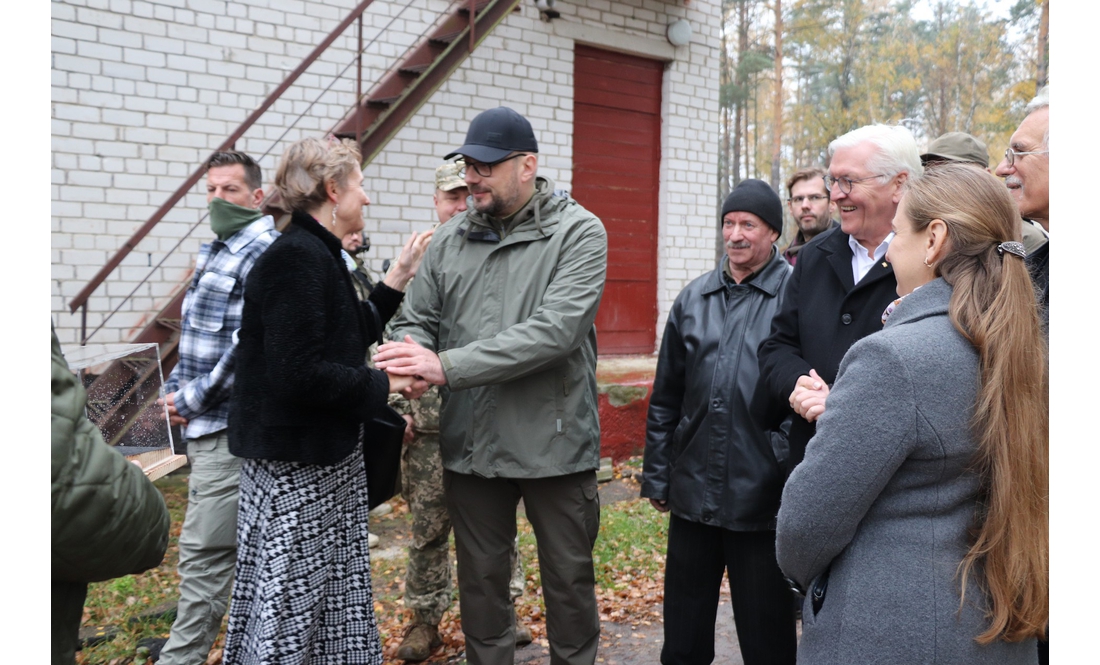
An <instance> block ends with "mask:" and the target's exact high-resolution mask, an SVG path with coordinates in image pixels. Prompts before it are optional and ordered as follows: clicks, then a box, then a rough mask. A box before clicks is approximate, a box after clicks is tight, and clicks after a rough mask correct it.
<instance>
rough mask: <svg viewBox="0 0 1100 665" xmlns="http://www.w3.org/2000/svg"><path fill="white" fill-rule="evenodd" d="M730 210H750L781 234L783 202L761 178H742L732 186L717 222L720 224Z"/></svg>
mask: <svg viewBox="0 0 1100 665" xmlns="http://www.w3.org/2000/svg"><path fill="white" fill-rule="evenodd" d="M731 212H751V213H752V214H754V215H756V216H757V217H759V218H760V219H762V220H764V223H765V224H767V225H768V226H770V227H772V228H773V229H775V232H776V233H778V234H779V235H783V203H782V202H781V201H780V200H779V195H778V194H776V193H775V190H774V189H772V188H771V186H770V185H768V183H766V182H764V181H763V180H756V179H751V180H742V181H741V184H739V185H737V186H736V187H734V188H733V191H732V192H730V195H729V196H727V197H726V202H725V203H723V204H722V214H721V215H719V216H718V224H719V225H721V224H722V220H723V219H725V217H726V214H727V213H731Z"/></svg>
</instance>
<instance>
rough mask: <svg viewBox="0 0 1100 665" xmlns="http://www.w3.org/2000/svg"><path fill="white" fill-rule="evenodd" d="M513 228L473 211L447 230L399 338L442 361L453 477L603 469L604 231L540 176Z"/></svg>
mask: <svg viewBox="0 0 1100 665" xmlns="http://www.w3.org/2000/svg"><path fill="white" fill-rule="evenodd" d="M509 226H510V229H511V230H510V231H501V230H500V225H499V223H497V224H494V223H493V222H492V221H490V220H489V219H487V218H485V217H483V216H482V215H480V214H478V213H477V212H476V211H475V210H474V209H473V207H472V206H471V207H470V209H469V210H467V211H466V212H465V213H460V214H459V215H458V216H457V217H456V218H455V219H453V220H451V221H450V222H449V223H447V224H444V225H443V226H441V227H439V228H438V229H437V230H436V232H435V236H434V237H433V238H432V242H431V245H430V246H429V247H428V251H427V254H426V255H425V257H424V261H423V263H422V264H421V266H420V270H419V272H418V273H417V277H416V279H415V280H413V282H412V285H411V286H410V288H409V292H408V293H407V294H406V296H405V303H404V305H405V306H404V311H403V313H402V314H401V317H400V319H398V320H396V321H395V322H394V323H393V324H392V325H393V339H396V340H401V339H404V336H405V335H406V334H407V335H411V336H412V338H413V339H415V340H416V341H417V342H418V343H420V344H422V345H424V346H426V347H428V348H430V349H432V350H434V351H436V352H438V353H439V359H440V361H441V362H442V364H443V371H444V373H445V374H446V377H447V385H446V386H444V387H443V388H442V389H441V394H442V402H443V403H442V408H441V413H440V444H441V448H442V455H443V466H444V468H446V469H448V470H450V471H454V472H456V473H467V474H471V473H472V474H477V475H479V476H484V477H487V478H493V477H503V478H546V477H553V476H561V475H566V474H570V473H576V472H579V471H590V470H593V469H597V468H599V452H600V422H599V416H598V414H597V403H596V328H595V325H594V321H595V319H596V310H597V309H598V308H599V305H600V298H601V296H602V295H603V288H604V277H605V275H606V272H607V232H606V231H605V230H604V227H603V223H602V222H600V220H599V219H598V218H597V217H596V216H595V215H593V214H592V213H590V212H588V211H587V210H585V209H584V208H583V207H581V205H580V204H579V203H577V202H576V201H573V200H571V199H566V198H562V197H559V196H554V195H553V183H552V182H550V180H548V179H546V178H543V177H539V178H537V180H536V191H535V195H534V197H533V198H532V199H531V201H530V202H529V203H528V204H527V205H526V206H525V207H524V208H523V209H521V210H520V211H519V212H518V213H517V214H516V216H515V218H514V219H513V220H512V223H511V224H509Z"/></svg>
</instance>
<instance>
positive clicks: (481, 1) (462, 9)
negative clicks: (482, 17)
mask: <svg viewBox="0 0 1100 665" xmlns="http://www.w3.org/2000/svg"><path fill="white" fill-rule="evenodd" d="M490 1H491V0H478V2H477V3H476V4H475V5H474V12H475V13H480V12H481V10H482V9H485V7H486V6H488V5H489V2H490ZM458 11H459V13H461V14H469V13H470V5H469V4H468V3H463V4H462V5H461V6H459V8H458Z"/></svg>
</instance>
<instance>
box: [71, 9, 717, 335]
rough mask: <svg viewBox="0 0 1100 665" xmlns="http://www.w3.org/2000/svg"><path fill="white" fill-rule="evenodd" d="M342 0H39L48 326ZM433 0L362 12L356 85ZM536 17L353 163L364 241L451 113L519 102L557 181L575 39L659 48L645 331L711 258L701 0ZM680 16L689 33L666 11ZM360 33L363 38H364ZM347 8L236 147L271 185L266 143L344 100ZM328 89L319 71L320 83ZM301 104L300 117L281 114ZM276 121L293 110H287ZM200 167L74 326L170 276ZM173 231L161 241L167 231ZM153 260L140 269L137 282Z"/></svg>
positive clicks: (327, 124) (400, 235) (198, 213)
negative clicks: (654, 313) (321, 48)
mask: <svg viewBox="0 0 1100 665" xmlns="http://www.w3.org/2000/svg"><path fill="white" fill-rule="evenodd" d="M356 4H357V3H356V2H355V1H354V0H325V2H323V3H322V2H318V1H295V0H279V1H277V2H276V1H275V0H245V1H242V2H223V1H221V0H149V1H146V0H55V1H54V2H53V3H52V4H51V7H52V34H53V41H52V55H53V63H52V76H53V81H52V83H53V86H52V109H53V111H52V112H53V115H52V121H53V127H52V152H53V169H52V211H51V212H52V215H51V240H52V242H51V262H52V275H51V278H52V279H51V296H52V302H51V310H52V314H53V319H54V323H55V324H56V326H57V332H58V336H59V338H60V339H61V340H62V342H63V343H71V342H75V341H76V340H77V338H78V336H79V327H80V318H79V312H78V313H77V314H76V315H70V314H69V313H68V308H67V303H68V302H69V300H70V299H71V298H72V297H73V296H74V295H75V294H76V293H77V292H79V291H80V289H81V288H83V286H84V285H85V284H86V283H87V281H88V280H89V279H90V278H91V277H92V276H93V275H94V274H95V273H96V272H97V271H98V270H99V268H100V267H101V266H102V265H103V264H104V263H106V262H107V260H108V259H109V258H110V257H111V256H112V255H113V254H114V252H115V251H116V250H117V249H118V248H119V247H121V246H122V244H123V243H124V242H125V241H126V240H127V239H128V238H129V236H130V235H131V234H132V233H133V232H134V231H135V230H136V229H137V228H138V227H139V226H141V224H142V223H143V222H144V221H145V220H146V219H148V218H149V217H150V216H151V215H152V214H153V212H154V211H155V210H156V209H157V208H158V207H159V206H160V205H161V204H162V203H163V202H164V201H165V200H166V199H167V198H168V197H169V196H170V195H171V193H172V192H173V191H175V190H176V188H177V187H179V186H180V185H181V184H182V183H183V181H184V180H185V179H186V178H187V176H188V175H190V173H191V172H192V171H193V170H194V169H195V168H196V166H197V165H198V163H199V161H200V160H201V159H202V158H203V157H204V156H205V155H206V154H208V153H209V151H210V150H212V149H213V148H215V147H217V146H218V145H219V144H220V143H221V142H222V141H223V140H224V139H225V138H226V137H227V136H228V135H229V134H230V133H231V132H232V131H233V130H234V129H235V128H236V127H237V126H238V125H239V124H240V123H241V122H242V121H243V120H244V119H245V118H246V117H247V116H248V115H249V114H250V113H251V112H252V110H253V109H255V108H256V107H257V106H259V104H260V103H261V102H262V101H263V99H264V97H265V96H266V95H267V94H268V93H269V92H270V91H271V90H272V89H274V88H275V87H276V86H277V85H278V84H279V83H280V82H281V81H282V80H283V79H284V78H285V76H286V75H287V74H288V73H289V72H290V71H291V70H293V69H294V68H295V67H296V66H297V65H298V64H299V63H300V62H301V61H302V59H303V58H304V57H305V56H306V55H307V54H308V53H309V52H310V51H311V50H312V49H313V46H314V45H315V44H317V43H318V42H320V41H321V40H322V39H323V38H324V37H325V36H326V35H327V34H328V33H329V32H330V31H331V30H332V29H333V28H334V27H335V26H336V25H337V23H338V22H339V21H340V20H341V19H342V18H343V17H344V16H346V15H347V13H348V12H349V11H350V10H351V9H352V8H353V7H354V6H355V5H356ZM449 4H450V3H449V2H446V1H445V0H412V1H411V2H410V1H409V0H396V1H394V0H376V2H374V3H373V4H372V5H371V6H370V7H369V8H368V10H367V12H366V14H365V16H364V30H363V33H364V41H365V42H371V41H372V39H374V40H375V41H373V43H370V44H369V45H368V47H367V48H366V52H365V54H364V56H363V63H364V73H363V80H364V89H368V88H369V82H371V81H374V80H376V79H377V78H378V77H380V76H381V74H382V73H383V72H385V70H386V69H388V68H389V67H390V66H391V65H392V63H393V61H394V59H395V58H396V57H398V56H399V55H400V54H401V53H403V52H404V51H405V49H406V48H408V46H409V45H411V44H412V43H414V41H415V40H416V39H417V38H418V37H419V36H420V35H422V34H423V33H424V32H425V31H426V30H427V28H428V27H429V26H430V25H431V24H432V23H433V22H434V21H435V20H436V19H437V17H438V16H439V14H440V13H441V12H443V11H444V10H445V9H446V8H447V7H448V5H449ZM555 8H556V9H558V10H559V11H560V12H561V14H562V16H561V18H559V19H556V20H554V21H545V20H542V19H541V18H540V16H539V13H538V11H537V9H536V8H535V6H534V3H533V2H527V1H526V0H525V1H524V2H523V3H522V4H521V5H520V11H518V12H515V13H513V14H511V15H509V16H508V17H507V18H506V19H505V20H504V22H503V23H502V24H501V25H500V26H499V27H498V28H497V29H496V31H495V32H494V33H493V34H491V35H489V37H487V38H486V40H485V41H484V42H483V43H482V45H481V46H480V47H479V48H478V49H477V50H476V51H475V52H474V54H473V55H472V56H471V57H469V58H468V59H467V60H466V61H465V62H464V63H463V64H462V65H461V66H460V67H459V69H458V70H457V71H456V73H455V74H454V75H453V76H452V77H451V78H450V79H449V80H448V81H447V82H445V83H444V84H443V86H442V87H441V88H440V89H439V90H438V91H437V92H436V93H435V94H434V95H433V96H432V97H431V98H430V99H429V100H428V102H427V103H426V104H425V105H424V106H423V107H422V108H421V109H420V111H419V112H418V113H417V114H416V115H415V116H414V117H413V118H412V120H411V121H410V122H409V123H408V125H406V127H404V128H403V129H402V130H401V131H400V132H398V134H397V135H396V137H395V138H394V139H393V140H392V141H391V142H390V143H389V144H388V145H387V146H386V148H385V149H384V150H383V151H382V152H381V153H380V154H379V156H378V157H377V158H376V159H375V160H374V161H373V162H372V163H371V164H370V165H368V166H367V168H366V169H365V171H364V174H365V177H366V182H365V187H366V189H367V192H368V194H369V195H370V197H371V200H372V205H371V206H370V207H369V208H368V209H367V213H366V232H367V233H368V234H369V235H370V237H371V243H372V249H371V250H370V252H369V253H368V255H367V256H368V258H369V260H370V262H371V264H372V266H373V267H375V268H376V269H378V268H380V266H381V263H382V261H383V260H384V259H386V258H391V257H392V256H394V255H395V254H396V252H397V250H398V249H399V248H400V246H401V244H402V241H403V239H404V237H406V236H407V235H408V234H409V233H410V232H411V231H413V230H418V231H419V230H424V229H426V228H428V226H429V225H430V224H431V223H433V221H434V217H433V215H434V212H433V209H432V205H431V195H432V191H433V185H432V174H433V171H434V169H435V167H436V166H437V165H438V164H439V162H440V160H441V157H442V155H444V154H446V153H447V152H449V151H450V150H451V149H453V148H454V147H456V146H458V145H460V144H461V143H462V139H463V137H464V135H465V130H466V127H467V125H468V123H469V121H470V120H471V119H472V118H473V117H474V116H475V115H477V113H479V112H480V111H482V110H485V109H487V108H492V107H494V106H498V105H500V104H506V105H508V106H511V107H512V108H514V109H516V110H517V111H519V112H520V113H522V114H524V115H525V116H527V117H528V118H529V119H530V120H531V123H532V125H533V126H534V128H535V132H536V135H537V136H538V139H539V144H540V173H541V174H543V175H546V176H548V177H549V178H551V179H552V180H553V181H554V182H555V185H556V188H557V189H563V190H570V189H571V187H572V182H571V180H572V170H571V168H572V167H571V164H572V100H573V90H572V67H573V48H574V44H575V43H576V42H581V43H586V44H589V45H591V46H596V47H599V48H610V49H612V50H620V51H625V52H629V53H634V54H637V55H643V56H650V57H657V58H659V59H661V60H666V61H668V64H667V66H666V72H665V80H664V90H663V104H664V110H663V119H662V162H663V163H662V165H661V196H660V201H661V203H660V219H659V229H660V238H659V249H658V256H659V259H658V260H659V264H660V265H659V277H658V292H657V298H658V312H659V320H658V323H657V330H658V335H660V332H661V331H662V330H663V327H664V319H665V317H666V315H667V312H668V309H669V307H670V306H671V303H672V300H673V299H674V298H675V296H676V294H677V293H679V291H680V289H682V288H683V286H684V285H686V283H687V282H688V281H690V279H692V278H694V277H695V276H697V275H699V274H702V273H703V272H705V271H707V270H709V269H710V268H711V267H712V266H713V262H714V256H715V250H714V242H715V221H714V220H715V215H716V207H717V202H716V201H715V190H716V187H715V173H716V169H715V164H716V159H717V128H718V118H717V113H718V102H717V96H718V81H717V71H718V51H717V48H718V43H719V39H718V27H717V26H718V23H719V21H718V17H719V0H668V1H664V0H614V1H612V0H563V1H562V2H559V3H558V5H557V6H556V7H555ZM679 18H686V19H687V20H688V21H689V22H690V23H691V25H692V27H693V30H694V32H693V37H692V41H691V43H689V44H688V45H686V46H682V47H672V46H671V45H669V44H668V42H667V40H666V39H665V36H664V35H665V30H666V27H667V25H668V24H669V23H671V22H672V21H674V20H676V19H679ZM376 37H377V39H375V38H376ZM355 47H356V28H355V26H354V25H353V26H352V27H351V28H349V29H348V30H347V31H346V32H345V33H344V35H342V36H341V37H340V38H338V39H337V41H336V42H335V44H334V45H333V47H332V48H330V49H329V50H328V51H327V52H326V53H325V54H324V55H323V56H322V57H321V59H320V60H319V61H318V62H316V63H314V65H313V66H311V67H310V69H309V70H308V71H307V72H306V73H305V74H304V75H303V76H302V77H301V78H300V79H299V80H298V82H297V83H296V84H295V85H294V86H293V87H292V88H291V89H290V90H289V91H288V92H287V93H286V94H285V95H284V96H283V98H282V99H281V100H280V101H278V102H276V104H275V105H274V106H273V107H272V108H271V109H270V110H269V111H268V112H267V113H266V114H264V116H263V117H262V118H261V119H260V121H259V122H258V123H257V124H256V125H255V126H254V127H253V128H252V129H251V130H249V132H248V133H246V134H245V136H244V137H243V138H242V139H241V140H240V141H238V143H237V147H238V148H239V149H242V150H245V151H246V152H248V153H249V154H252V155H253V156H255V157H261V155H264V156H263V157H262V158H261V159H260V163H261V165H262V166H263V168H264V182H265V188H266V187H270V186H271V180H272V178H273V176H274V171H275V166H276V164H277V160H278V157H279V156H280V155H281V154H282V151H283V149H285V147H286V146H287V145H288V144H289V143H290V142H292V141H294V140H297V139H298V138H301V137H303V136H310V135H321V134H323V133H324V132H326V131H328V130H329V129H330V128H331V127H332V126H333V125H334V124H336V122H337V121H338V120H339V119H340V118H341V117H342V115H343V114H344V113H345V112H346V111H347V110H348V109H349V108H350V107H351V105H352V104H353V103H354V92H355V78H354V67H352V68H351V69H349V70H348V71H347V73H346V74H345V75H344V76H343V77H342V78H337V75H338V73H339V72H340V70H342V69H343V68H344V67H345V66H346V65H348V64H349V63H350V62H352V61H353V59H354V52H355ZM326 89H327V90H326ZM310 104H313V107H312V109H310V112H309V113H308V114H306V115H305V116H304V117H302V118H301V119H298V120H295V118H296V116H298V114H299V113H301V112H302V111H303V110H305V109H306V108H307V107H308V106H309V105H310ZM291 123H294V124H293V126H291ZM205 208H206V199H205V191H204V188H203V185H202V183H201V182H200V183H199V184H198V185H196V186H195V187H194V188H193V189H192V191H191V192H190V193H189V194H188V195H187V196H186V197H185V198H184V200H183V201H182V202H181V204H179V205H177V207H176V208H175V209H174V210H173V211H171V212H170V213H169V214H168V215H167V216H166V217H165V219H164V220H163V221H162V222H161V223H160V224H159V225H157V227H156V228H155V229H154V230H153V231H152V232H151V233H150V235H149V236H148V237H146V238H145V239H144V240H143V241H141V242H140V243H139V244H138V246H137V248H136V249H135V251H133V252H132V253H131V254H130V255H129V256H128V257H127V259H126V260H125V261H124V262H123V264H122V266H120V268H119V269H117V270H116V271H115V272H114V273H113V274H112V275H111V277H110V278H109V279H108V281H107V282H106V283H105V284H104V285H103V286H101V287H100V288H99V289H98V290H97V291H96V293H95V294H94V295H93V297H92V298H91V300H90V301H89V307H88V310H89V313H88V328H89V330H91V329H94V328H95V327H97V326H99V325H100V323H101V322H102V319H103V317H104V315H105V314H106V313H107V312H109V311H111V310H112V309H114V308H115V307H117V306H118V305H119V304H120V303H122V302H123V300H124V298H125V297H126V296H127V295H128V294H130V293H131V292H132V291H134V290H135V289H136V295H135V297H134V298H132V299H131V300H130V301H129V302H126V303H125V304H124V305H123V307H122V309H121V310H120V311H119V313H118V314H115V315H114V316H113V317H112V318H111V320H110V321H108V322H106V324H104V327H103V329H102V330H100V331H99V332H97V333H96V335H95V337H94V339H95V340H96V341H98V342H113V341H120V340H122V341H124V340H127V339H129V338H130V337H131V336H132V335H133V334H134V333H135V332H136V331H137V329H140V327H141V325H143V324H144V322H145V321H146V319H147V318H148V317H149V316H151V314H152V313H153V312H154V311H155V308H157V307H159V305H161V304H162V303H163V302H164V301H165V300H166V299H167V297H168V296H170V295H171V294H172V293H173V292H174V291H175V290H176V289H178V288H180V285H181V283H182V280H184V279H185V278H186V276H187V274H188V273H189V271H190V269H191V267H192V265H193V261H194V256H195V253H196V252H197V250H198V246H199V244H200V243H201V242H204V241H205V240H207V239H208V238H209V237H210V232H209V229H208V227H207V226H206V224H205V222H203V223H202V224H201V225H199V226H198V227H197V228H195V230H194V232H193V233H192V234H191V235H190V236H189V237H187V238H186V239H184V240H183V241H182V243H181V238H184V236H185V235H186V234H187V233H188V231H189V230H190V229H191V228H192V227H193V226H195V225H196V223H197V222H199V220H200V219H201V217H202V215H203V213H204V212H205ZM177 244H179V248H178V249H176V250H175V251H174V252H172V251H171V250H172V248H173V247H174V246H176V245H177ZM162 260H163V262H164V263H163V265H162V267H161V268H160V269H158V270H156V271H155V272H154V275H153V277H152V279H150V280H149V281H148V282H147V283H145V284H143V285H140V286H139V282H140V281H141V280H142V279H143V278H144V277H145V276H146V275H147V274H149V272H150V270H152V266H155V265H156V264H158V263H159V262H161V261H162Z"/></svg>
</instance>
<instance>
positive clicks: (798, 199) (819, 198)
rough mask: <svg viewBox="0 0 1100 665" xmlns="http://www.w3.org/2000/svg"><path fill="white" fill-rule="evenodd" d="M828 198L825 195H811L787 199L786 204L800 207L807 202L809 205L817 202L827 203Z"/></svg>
mask: <svg viewBox="0 0 1100 665" xmlns="http://www.w3.org/2000/svg"><path fill="white" fill-rule="evenodd" d="M828 199H829V196H828V195H827V194H812V195H810V196H794V197H791V198H789V199H787V203H793V204H794V205H796V206H798V205H802V202H803V201H809V202H810V203H817V202H818V201H827V200H828Z"/></svg>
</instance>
